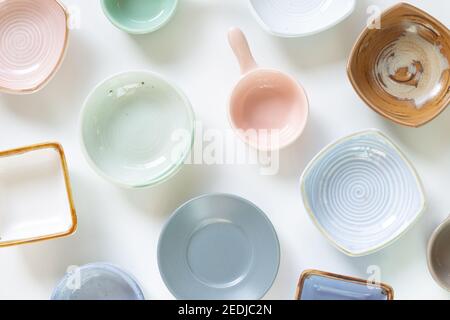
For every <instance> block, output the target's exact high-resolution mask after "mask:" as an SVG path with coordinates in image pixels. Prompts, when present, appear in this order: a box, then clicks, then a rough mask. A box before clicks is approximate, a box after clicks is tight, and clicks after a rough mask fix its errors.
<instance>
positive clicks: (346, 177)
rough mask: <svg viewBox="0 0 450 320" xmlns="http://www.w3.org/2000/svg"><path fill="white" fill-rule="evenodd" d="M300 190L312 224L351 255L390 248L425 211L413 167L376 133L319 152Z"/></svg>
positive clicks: (358, 136)
mask: <svg viewBox="0 0 450 320" xmlns="http://www.w3.org/2000/svg"><path fill="white" fill-rule="evenodd" d="M302 192H303V198H304V202H305V205H306V207H307V209H308V210H309V211H310V214H311V216H312V218H313V220H315V222H316V224H317V225H318V226H319V228H320V229H321V230H322V231H323V232H324V233H325V234H326V236H327V237H328V238H329V239H330V240H331V241H332V242H333V243H334V244H335V245H336V246H337V247H338V248H340V249H341V250H342V251H344V252H345V253H347V254H349V255H358V256H359V255H365V254H369V253H372V252H374V251H377V250H379V249H381V248H383V247H384V246H386V245H388V244H390V243H391V242H392V241H393V240H395V239H396V238H398V237H399V236H400V235H401V234H402V233H403V232H404V231H405V230H406V229H408V227H409V226H410V225H411V224H412V223H413V222H414V221H415V220H416V218H417V217H418V216H419V214H420V213H421V212H422V211H423V208H424V195H423V191H422V187H421V184H420V182H419V179H418V177H417V175H416V173H415V171H414V169H413V168H412V167H411V165H410V164H409V162H407V160H406V159H405V157H404V156H403V155H402V154H401V153H400V151H399V150H398V149H397V147H395V146H394V145H393V144H392V143H391V142H390V141H389V140H388V139H387V138H386V137H385V136H384V135H382V134H381V133H379V132H378V131H368V132H364V133H359V134H356V135H352V136H350V137H348V138H344V139H343V140H341V141H340V142H338V143H336V144H334V145H332V146H331V147H329V148H327V149H325V150H324V151H323V152H322V153H320V154H319V156H318V157H317V158H316V159H315V160H313V162H312V163H311V164H310V165H309V167H308V169H307V170H306V171H305V173H304V175H303V178H302Z"/></svg>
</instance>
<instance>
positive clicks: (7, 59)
mask: <svg viewBox="0 0 450 320" xmlns="http://www.w3.org/2000/svg"><path fill="white" fill-rule="evenodd" d="M67 19H68V14H67V13H66V11H65V8H64V7H63V5H62V4H61V3H60V2H59V1H56V0H40V1H36V0H3V1H0V35H1V46H0V91H3V92H7V93H15V94H24V93H32V92H36V91H38V90H39V89H41V88H42V87H43V86H44V85H45V84H46V83H47V82H48V81H49V80H50V79H51V78H52V76H53V75H54V74H55V72H56V70H57V69H58V67H59V66H60V64H61V62H62V60H63V57H64V53H65V51H66V47H67V39H68V35H69V29H68V27H67Z"/></svg>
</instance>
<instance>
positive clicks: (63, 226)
mask: <svg viewBox="0 0 450 320" xmlns="http://www.w3.org/2000/svg"><path fill="white" fill-rule="evenodd" d="M0 198H1V201H0V221H1V223H0V247H7V246H12V245H18V244H24V243H30V242H35V241H41V240H49V239H54V238H59V237H63V236H68V235H71V234H72V233H74V232H75V230H76V227H77V217H76V213H75V208H74V204H73V198H72V192H71V187H70V179H69V173H68V169H67V164H66V160H65V156H64V150H63V148H62V147H61V145H59V144H58V143H44V144H37V145H32V146H27V147H23V148H17V149H13V150H8V151H0Z"/></svg>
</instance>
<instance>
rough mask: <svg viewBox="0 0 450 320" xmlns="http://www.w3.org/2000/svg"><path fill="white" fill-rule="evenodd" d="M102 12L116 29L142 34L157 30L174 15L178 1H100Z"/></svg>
mask: <svg viewBox="0 0 450 320" xmlns="http://www.w3.org/2000/svg"><path fill="white" fill-rule="evenodd" d="M101 4H102V8H103V12H104V13H105V15H106V16H107V17H108V19H109V20H110V21H111V23H112V24H113V25H115V26H116V27H117V28H119V29H121V30H123V31H125V32H128V33H131V34H144V33H150V32H153V31H156V30H158V29H159V28H161V27H162V26H164V25H165V24H166V23H167V22H168V21H169V20H170V18H172V16H173V15H174V13H175V11H176V8H177V5H178V0H101Z"/></svg>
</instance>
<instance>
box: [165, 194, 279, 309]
mask: <svg viewBox="0 0 450 320" xmlns="http://www.w3.org/2000/svg"><path fill="white" fill-rule="evenodd" d="M279 262H280V248H279V243H278V238H277V235H276V233H275V230H274V228H273V226H272V224H271V223H270V221H269V219H268V218H267V216H266V215H265V214H264V213H263V212H262V211H261V210H260V209H259V208H257V207H256V206H255V205H253V204H252V203H250V202H248V201H247V200H244V199H242V198H239V197H236V196H232V195H225V194H212V195H206V196H202V197H199V198H196V199H193V200H191V201H189V202H187V203H185V204H184V205H182V206H181V207H180V208H178V209H177V210H176V211H175V213H174V214H173V215H172V217H171V218H170V219H169V221H168V222H167V224H166V225H165V227H164V229H163V231H162V233H161V236H160V239H159V243H158V265H159V270H160V272H161V276H162V278H163V280H164V282H165V284H166V285H167V287H168V288H169V290H170V291H171V292H172V294H173V295H174V296H175V297H176V298H178V299H187V300H190V299H195V300H197V299H200V300H204V299H206V300H222V299H226V300H236V299H245V300H253V299H260V298H262V297H263V296H264V295H265V293H266V292H267V291H268V290H269V289H270V287H271V286H272V283H273V281H274V280H275V277H276V275H277V272H278V266H279Z"/></svg>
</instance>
